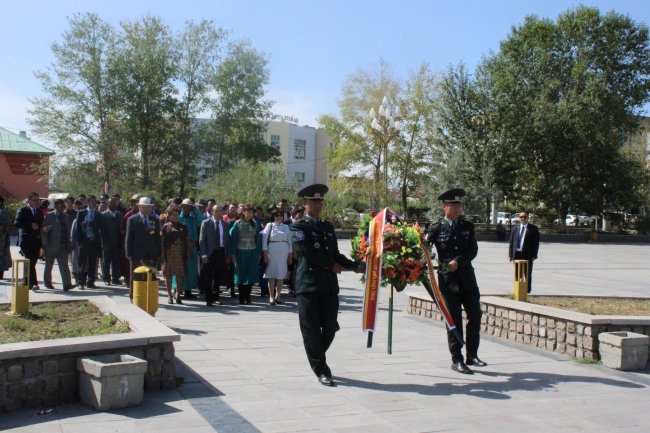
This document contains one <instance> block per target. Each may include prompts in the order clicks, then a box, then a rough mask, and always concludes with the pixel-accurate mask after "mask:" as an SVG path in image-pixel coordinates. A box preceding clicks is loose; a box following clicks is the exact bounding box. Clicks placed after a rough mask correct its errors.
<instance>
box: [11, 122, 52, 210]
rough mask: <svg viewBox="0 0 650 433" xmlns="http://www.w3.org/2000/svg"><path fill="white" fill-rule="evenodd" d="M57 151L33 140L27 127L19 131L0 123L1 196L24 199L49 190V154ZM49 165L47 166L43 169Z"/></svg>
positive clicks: (42, 195) (45, 195) (43, 195)
mask: <svg viewBox="0 0 650 433" xmlns="http://www.w3.org/2000/svg"><path fill="white" fill-rule="evenodd" d="M52 155H54V152H53V151H52V150H50V149H48V148H47V147H45V146H43V145H41V144H38V143H36V142H35V141H32V140H31V139H30V138H28V137H27V134H26V133H25V131H20V133H19V134H15V133H13V132H11V131H9V130H6V129H4V128H1V127H0V196H2V197H3V198H5V199H6V198H15V199H20V200H22V199H23V198H25V196H26V195H27V194H29V193H30V192H32V191H33V192H36V193H38V194H39V195H40V196H41V197H47V196H48V194H49V186H48V175H47V174H45V175H42V174H39V171H44V172H45V173H47V172H48V170H47V164H48V162H49V157H50V156H52ZM41 167H45V170H40V169H41Z"/></svg>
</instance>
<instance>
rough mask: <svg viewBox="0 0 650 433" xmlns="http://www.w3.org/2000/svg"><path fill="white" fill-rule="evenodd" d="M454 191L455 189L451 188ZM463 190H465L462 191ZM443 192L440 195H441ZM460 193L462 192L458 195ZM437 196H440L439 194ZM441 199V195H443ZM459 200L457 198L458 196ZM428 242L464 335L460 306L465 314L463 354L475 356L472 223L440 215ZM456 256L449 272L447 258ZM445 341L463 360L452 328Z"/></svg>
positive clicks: (477, 321) (477, 309)
mask: <svg viewBox="0 0 650 433" xmlns="http://www.w3.org/2000/svg"><path fill="white" fill-rule="evenodd" d="M452 191H456V190H452ZM463 194H464V191H463ZM444 196H445V195H444V194H443V195H442V196H441V197H444ZM461 196H462V195H461ZM439 199H441V198H440V197H439ZM443 200H444V198H443ZM458 200H460V199H459V198H458ZM427 242H428V243H429V245H435V247H436V252H437V255H438V261H439V263H440V266H439V267H438V282H439V285H440V291H441V292H442V294H443V296H444V298H445V301H446V303H447V307H448V308H449V312H450V314H451V316H452V319H453V320H454V323H455V325H456V328H457V330H458V332H459V333H460V335H461V337H462V336H463V321H462V309H463V308H464V309H465V314H466V315H467V319H468V320H467V326H466V344H467V347H466V349H465V350H466V356H467V359H468V360H473V359H475V358H477V353H478V346H479V341H480V330H481V314H482V313H481V304H480V296H481V295H480V293H479V288H478V284H477V282H476V275H475V274H474V267H473V266H472V260H474V258H475V257H476V255H477V253H478V243H477V242H476V236H475V234H474V224H472V223H471V222H469V221H467V220H465V219H464V218H463V217H462V216H460V217H458V219H457V220H456V221H450V220H448V219H446V218H442V219H441V220H440V221H438V222H437V223H435V224H431V225H430V226H429V228H428V230H427ZM452 260H455V261H456V262H457V263H458V268H457V269H456V270H455V271H454V272H450V271H449V268H448V264H449V262H451V261H452ZM447 343H448V345H449V351H450V352H451V357H452V362H453V363H456V362H459V361H461V362H462V361H463V355H462V353H461V348H462V344H461V343H460V341H459V340H458V338H457V337H456V336H455V335H454V333H453V332H451V331H449V330H447Z"/></svg>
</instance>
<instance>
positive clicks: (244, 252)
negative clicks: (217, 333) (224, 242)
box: [230, 205, 262, 304]
mask: <svg viewBox="0 0 650 433" xmlns="http://www.w3.org/2000/svg"><path fill="white" fill-rule="evenodd" d="M253 216H254V209H253V207H252V206H250V205H244V207H243V210H242V213H241V215H240V217H239V219H238V220H237V221H236V222H235V223H234V224H233V225H232V227H231V228H230V245H231V250H230V256H231V257H232V261H233V263H234V264H235V284H237V287H238V289H239V303H240V304H250V303H251V288H252V286H253V284H257V283H259V281H260V274H259V267H258V265H259V263H260V257H261V254H262V241H261V239H260V236H259V228H258V226H257V223H256V222H255V219H254V218H253Z"/></svg>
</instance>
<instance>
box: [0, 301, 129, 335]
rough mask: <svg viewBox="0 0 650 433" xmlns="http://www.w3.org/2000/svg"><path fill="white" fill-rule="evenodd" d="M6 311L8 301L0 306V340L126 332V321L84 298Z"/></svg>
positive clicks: (127, 327)
mask: <svg viewBox="0 0 650 433" xmlns="http://www.w3.org/2000/svg"><path fill="white" fill-rule="evenodd" d="M8 311H10V306H9V305H3V306H0V344H4V343H18V342H21V341H37V340H50V339H54V338H69V337H84V336H89V335H105V334H121V333H125V332H130V330H129V325H128V324H127V323H122V322H120V321H119V320H118V319H117V318H116V317H115V316H114V315H112V314H104V313H102V312H101V311H100V310H99V308H97V307H96V306H95V305H94V304H92V303H90V302H87V301H71V302H44V303H40V304H34V305H32V306H31V308H30V311H29V313H28V314H26V315H24V316H11V315H9V314H5V313H7V312H8Z"/></svg>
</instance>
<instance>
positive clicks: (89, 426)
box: [0, 241, 650, 433]
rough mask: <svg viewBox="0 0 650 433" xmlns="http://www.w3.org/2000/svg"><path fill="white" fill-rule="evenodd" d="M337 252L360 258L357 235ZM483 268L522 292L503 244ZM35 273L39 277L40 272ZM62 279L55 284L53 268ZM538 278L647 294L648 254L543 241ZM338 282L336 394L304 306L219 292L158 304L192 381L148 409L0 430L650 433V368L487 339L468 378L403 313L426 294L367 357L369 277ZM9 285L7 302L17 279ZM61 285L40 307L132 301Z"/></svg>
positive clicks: (121, 292) (554, 290)
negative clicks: (210, 302) (310, 342)
mask: <svg viewBox="0 0 650 433" xmlns="http://www.w3.org/2000/svg"><path fill="white" fill-rule="evenodd" d="M340 245H341V249H342V251H348V250H349V241H341V242H340ZM12 252H13V253H14V257H16V254H17V251H16V250H15V249H12ZM474 264H475V267H476V269H477V276H478V280H479V284H480V286H481V291H482V293H484V294H496V293H509V292H511V289H512V265H511V264H509V263H508V261H507V246H506V244H497V243H491V242H479V255H478V257H477V259H476V260H475V261H474ZM38 272H39V278H40V277H41V273H42V265H41V264H39V269H38ZM54 274H55V276H56V277H55V281H56V278H57V277H58V271H56V268H55V271H54ZM533 281H534V283H533V291H534V293H536V294H567V295H569V294H575V295H602V296H635V297H650V246H649V245H601V244H560V243H548V244H547V243H542V244H541V247H540V258H539V260H538V261H537V262H535V269H534V279H533ZM340 282H341V287H342V290H341V296H340V301H341V310H340V315H339V323H340V325H341V331H340V332H339V333H338V334H337V337H336V339H335V340H334V343H333V345H332V347H331V349H330V350H329V351H328V363H329V364H330V366H331V367H332V371H333V374H334V378H335V380H336V381H337V384H338V385H337V386H336V387H324V386H322V385H320V384H318V383H317V381H316V377H315V376H314V375H313V374H312V372H311V370H310V369H309V365H308V363H307V360H306V357H305V353H304V349H303V346H302V339H301V335H300V331H299V329H298V318H297V313H296V303H295V300H294V299H293V298H290V297H288V296H287V297H285V300H286V301H288V302H287V303H286V304H285V305H282V306H280V305H278V306H273V307H272V306H270V305H268V303H267V302H266V300H265V299H264V298H259V297H254V302H253V305H250V306H239V305H238V304H237V301H236V299H230V298H229V296H228V295H225V296H224V295H223V294H222V299H221V300H222V305H220V306H216V307H214V308H207V307H205V304H204V302H201V301H202V300H200V299H199V300H197V301H191V300H190V301H186V302H185V304H184V305H168V304H167V303H166V297H161V298H160V302H161V304H160V310H159V311H158V313H157V314H156V317H157V318H158V319H159V320H160V321H162V322H163V323H165V324H166V325H167V326H169V327H171V328H172V329H175V330H176V331H177V332H178V333H179V334H181V335H182V337H181V341H180V342H179V343H177V344H176V345H175V347H176V356H177V358H178V362H179V364H178V369H177V373H178V375H179V376H181V377H183V379H184V383H183V384H182V385H181V386H180V387H179V388H178V389H177V390H174V391H169V392H151V393H146V394H145V400H144V403H143V404H142V405H141V406H138V407H134V408H128V409H123V410H117V411H111V412H95V411H94V410H92V409H88V408H86V407H84V406H82V405H79V404H73V405H65V406H59V407H56V408H54V411H53V412H52V413H50V414H45V415H37V414H36V412H37V410H38V409H34V410H24V411H20V412H16V413H9V414H2V415H0V431H8V432H47V433H49V432H66V433H68V432H93V433H104V432H124V433H130V432H147V431H155V432H157V433H167V432H170V433H171V432H174V433H181V432H182V433H199V432H215V431H216V432H308V431H310V432H340V433H343V432H350V433H352V432H354V433H357V432H362V433H382V432H430V431H445V432H448V431H454V432H554V433H557V432H562V433H565V432H584V431H589V432H590V433H593V432H644V433H645V432H647V431H648V426H649V425H650V411H648V407H650V369H646V370H645V371H641V372H628V373H625V372H618V371H614V370H609V369H607V368H605V367H602V366H599V365H584V364H579V363H577V362H575V361H574V360H572V359H570V358H568V357H566V356H560V355H556V354H551V353H548V352H544V351H541V350H537V349H531V348H528V347H526V346H523V345H519V344H514V343H507V342H503V341H501V340H497V339H492V338H488V337H485V336H483V338H482V341H481V349H480V351H479V353H480V356H481V358H482V359H483V360H485V361H486V362H488V364H489V365H488V366H487V367H485V368H481V369H479V368H475V369H474V370H475V372H476V374H475V375H473V376H465V375H460V374H458V373H455V372H453V371H451V370H450V368H449V367H450V357H449V353H448V350H447V345H446V334H445V331H444V328H443V325H442V324H441V323H437V322H433V321H430V320H426V319H422V318H419V317H413V316H410V315H408V314H407V312H406V307H407V302H408V294H409V293H420V292H424V290H423V289H421V288H407V289H406V291H405V292H403V293H400V294H397V295H396V298H395V304H396V312H395V317H394V335H393V354H392V355H388V354H386V329H385V324H386V306H387V301H386V294H385V292H384V293H383V294H382V300H383V302H382V303H381V305H380V308H381V310H382V311H381V313H380V319H379V329H378V331H377V334H376V335H375V340H374V347H372V348H370V349H368V348H366V344H365V342H366V338H365V335H364V334H363V333H362V332H361V330H360V326H361V296H362V287H361V284H360V283H359V279H358V275H356V274H352V273H346V274H344V275H342V276H341V278H340ZM0 284H1V285H0V300H2V301H3V302H6V301H7V300H8V299H9V298H8V295H10V287H9V283H8V282H7V281H6V280H5V281H3V282H2V283H0ZM42 287H43V286H42V285H41V288H42ZM55 287H56V290H54V291H50V290H46V289H43V288H42V290H41V292H40V293H36V294H31V295H30V299H31V300H32V301H39V300H46V299H54V298H55V299H62V298H70V299H73V298H81V297H91V296H93V295H108V296H111V297H113V299H114V300H115V301H116V302H124V303H127V302H129V300H128V293H127V290H126V288H124V287H121V288H116V287H104V286H103V285H101V284H99V285H98V288H97V289H93V290H85V291H81V290H77V289H75V290H73V291H71V292H68V293H65V294H64V293H63V292H62V291H61V290H60V289H61V286H60V284H58V283H57V284H55ZM162 293H163V292H162V291H161V294H162ZM254 293H255V291H254ZM39 409H44V408H39Z"/></svg>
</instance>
